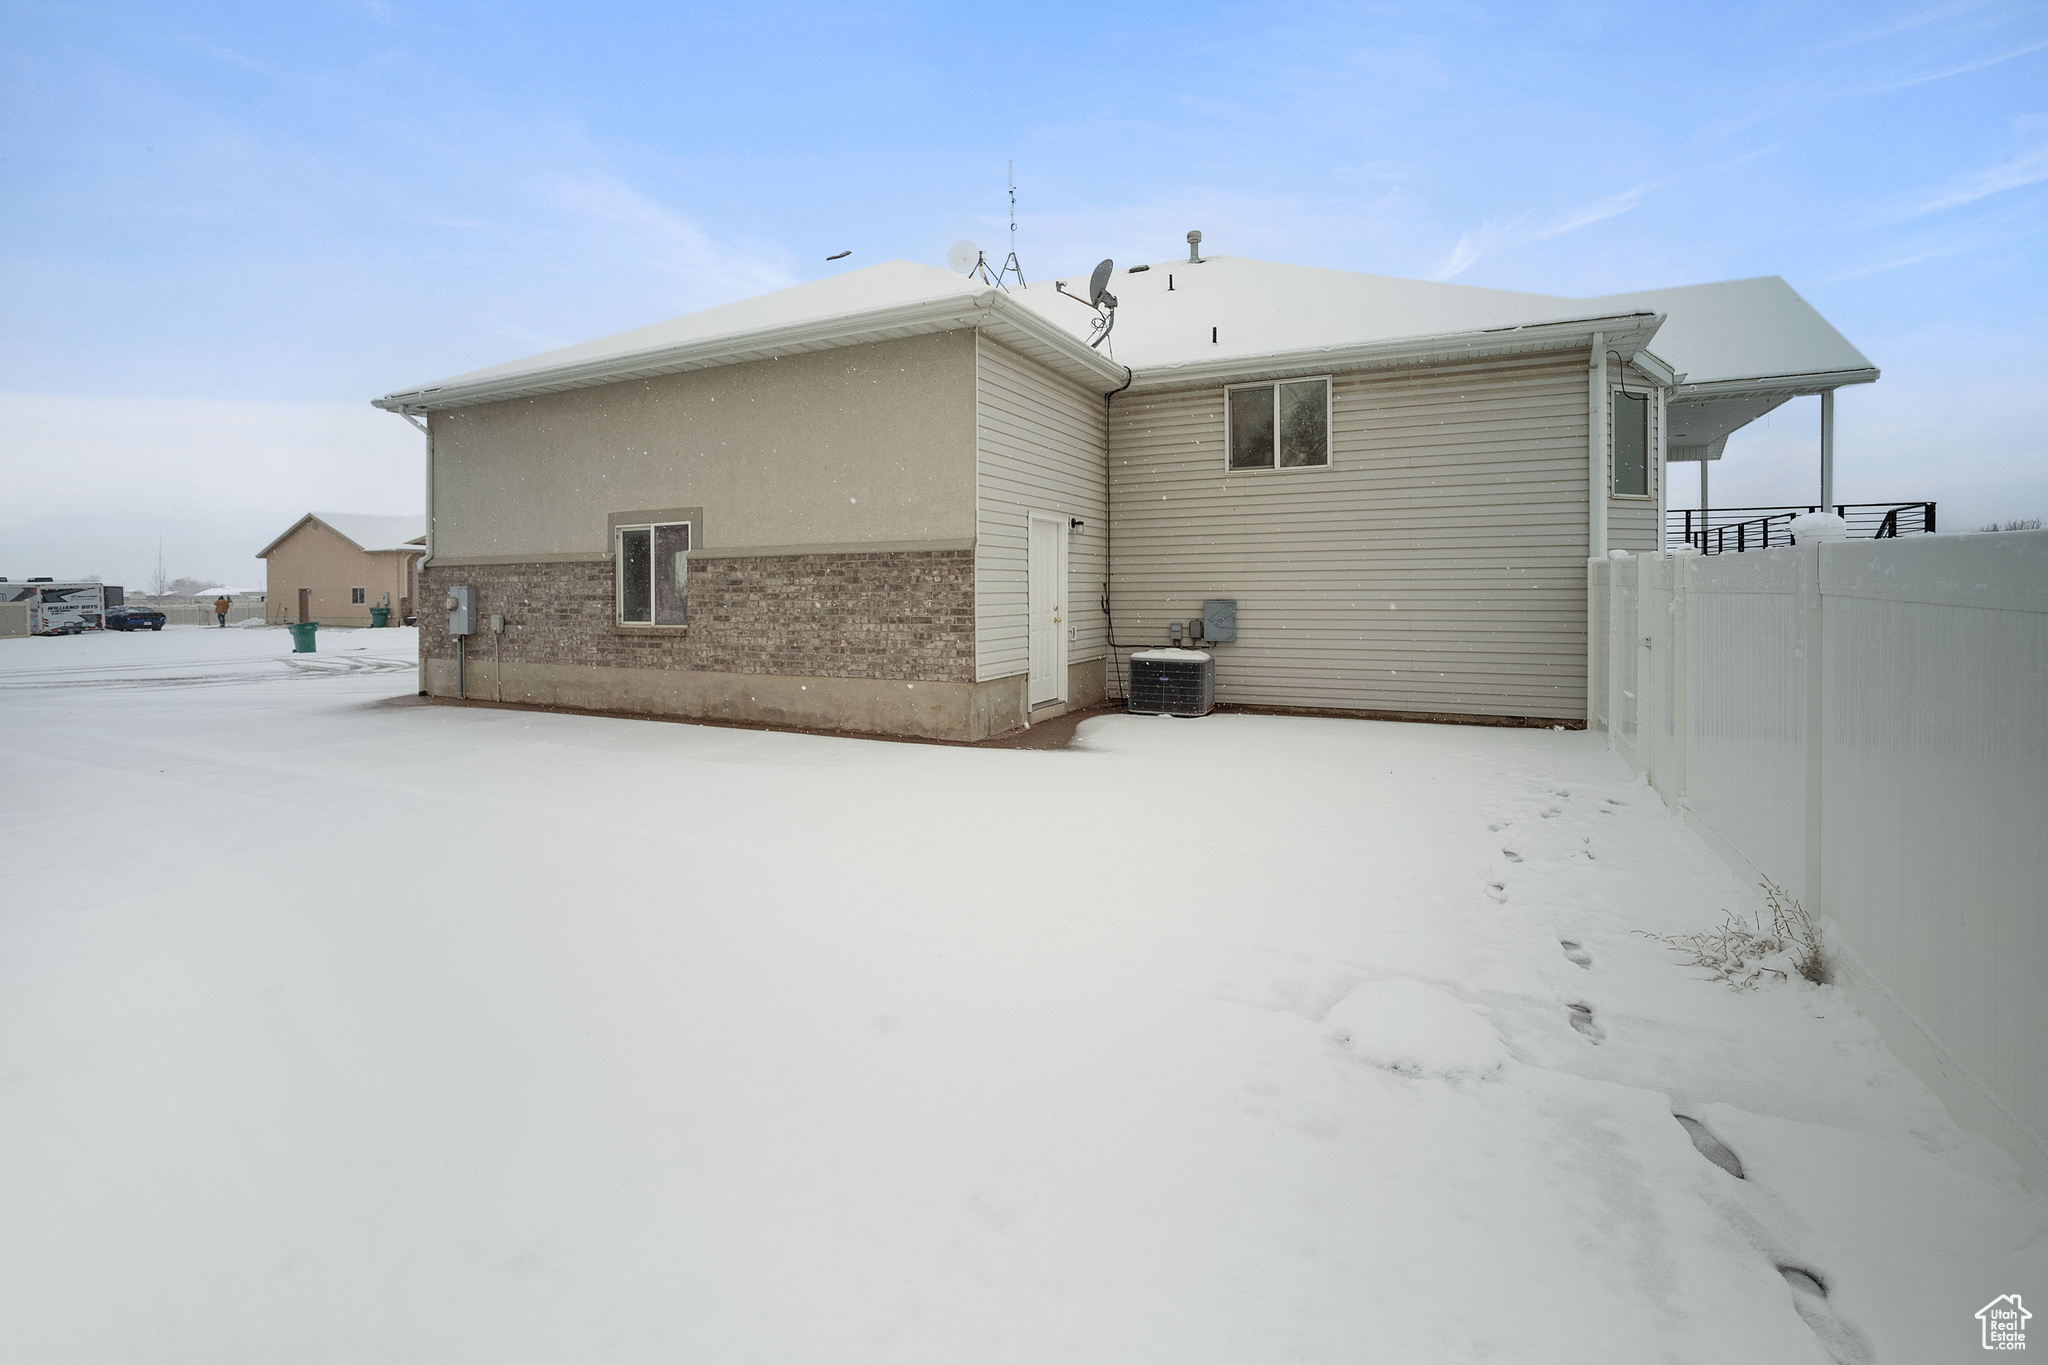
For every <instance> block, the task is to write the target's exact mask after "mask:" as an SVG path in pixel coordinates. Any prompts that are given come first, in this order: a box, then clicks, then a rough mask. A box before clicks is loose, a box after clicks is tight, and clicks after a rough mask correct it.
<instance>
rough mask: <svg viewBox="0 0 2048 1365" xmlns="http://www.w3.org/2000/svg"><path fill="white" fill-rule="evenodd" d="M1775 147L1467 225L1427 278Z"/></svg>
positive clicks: (1601, 217)
mask: <svg viewBox="0 0 2048 1365" xmlns="http://www.w3.org/2000/svg"><path fill="white" fill-rule="evenodd" d="M1776 150H1777V148H1776V147H1760V148H1758V149H1757V150H1756V151H1753V152H1744V153H1743V154H1742V155H1740V156H1735V157H1730V158H1728V159H1727V160H1726V161H1717V162H1715V163H1714V164H1713V165H1711V166H1702V167H1700V168H1699V169H1698V170H1695V171H1688V172H1686V173H1685V174H1683V175H1667V176H1663V177H1661V178H1659V179H1656V180H1646V181H1644V182H1643V183H1642V184H1640V185H1636V186H1634V187H1632V188H1630V189H1625V190H1622V191H1621V192H1620V193H1618V194H1610V195H1606V196H1605V197H1603V198H1600V199H1595V200H1593V201H1591V202H1590V203H1585V204H1581V205H1579V206H1578V207H1576V208H1569V209H1566V210H1565V211H1564V212H1562V213H1559V214H1556V215H1554V216H1552V217H1550V218H1547V219H1543V220H1541V221H1536V222H1533V223H1532V221H1531V220H1532V219H1534V217H1535V215H1534V214H1529V213H1522V214H1517V215H1515V216H1514V217H1512V218H1505V219H1489V220H1488V221H1486V222H1484V223H1482V224H1480V225H1479V226H1478V227H1476V228H1468V229H1466V230H1465V231H1464V232H1463V233H1460V234H1459V236H1458V242H1457V245H1456V246H1454V247H1452V248H1451V250H1450V252H1449V254H1447V255H1446V256H1445V257H1444V258H1443V259H1442V260H1441V261H1439V262H1438V263H1437V265H1436V268H1435V269H1434V270H1433V271H1431V272H1430V276H1429V278H1431V279H1433V280H1450V279H1456V278H1457V277H1458V276H1459V275H1460V274H1462V273H1464V272H1465V271H1466V270H1468V269H1470V268H1471V266H1472V265H1473V264H1474V263H1475V262H1476V261H1478V260H1479V259H1480V257H1482V256H1484V255H1485V254H1486V253H1487V252H1488V251H1490V250H1492V249H1493V248H1494V247H1496V246H1502V245H1506V246H1527V245H1529V244H1531V243H1533V242H1546V241H1549V240H1550V239H1551V238H1553V237H1562V236H1565V235H1566V234H1567V233H1572V232H1577V231H1578V230H1579V229H1580V228H1587V227H1591V226H1593V225H1594V224H1595V223H1604V222H1606V221H1607V220H1608V219H1610V218H1619V217H1620V216H1621V215H1622V214H1624V213H1627V212H1629V211H1630V210H1632V209H1634V208H1635V207H1636V206H1637V205H1639V204H1641V203H1642V202H1643V200H1644V199H1645V198H1646V197H1647V196H1649V195H1650V194H1652V193H1654V192H1655V191H1657V190H1660V189H1662V188H1664V187H1665V186H1666V185H1670V184H1675V183H1677V182H1678V181H1681V180H1696V179H1698V178H1699V177H1701V176H1707V175H1713V174H1715V173H1716V172H1719V171H1725V170H1727V169H1729V168H1730V167H1733V166H1740V165H1741V164H1742V163H1744V162H1745V161H1754V160H1756V159H1757V158H1758V157H1760V156H1768V155H1769V154H1770V153H1772V152H1774V151H1776Z"/></svg>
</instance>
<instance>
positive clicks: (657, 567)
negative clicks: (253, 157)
mask: <svg viewBox="0 0 2048 1365" xmlns="http://www.w3.org/2000/svg"><path fill="white" fill-rule="evenodd" d="M614 550H615V552H616V559H617V563H618V601H619V624H621V625H627V626H682V625H688V624H689V621H690V613H689V581H690V564H689V560H690V523H689V522H687V521H671V522H662V523H658V524H656V525H653V526H621V527H619V528H618V544H617V545H616V546H615V547H614Z"/></svg>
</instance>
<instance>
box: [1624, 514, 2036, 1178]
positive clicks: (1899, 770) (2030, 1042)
mask: <svg viewBox="0 0 2048 1365" xmlns="http://www.w3.org/2000/svg"><path fill="white" fill-rule="evenodd" d="M1588 575H1589V576H1588V598H1587V601H1588V605H1589V608H1590V609H1591V612H1592V618H1591V620H1592V630H1591V631H1590V646H1591V663H1592V668H1591V677H1590V678H1589V679H1588V683H1589V687H1590V692H1589V695H1590V697H1591V698H1592V700H1591V703H1590V705H1589V707H1588V711H1589V717H1588V719H1589V721H1590V723H1591V724H1592V725H1593V727H1594V728H1595V729H1603V730H1606V731H1607V732H1608V734H1609V735H1610V737H1611V739H1612V742H1613V744H1614V748H1615V751H1616V752H1617V753H1619V754H1621V756H1622V757H1623V758H1625V759H1626V760H1627V761H1628V762H1629V763H1630V764H1631V765H1632V766H1633V767H1634V768H1635V770H1636V771H1637V772H1639V773H1642V774H1643V775H1645V776H1646V777H1647V778H1648V779H1649V780H1650V782H1651V783H1652V784H1653V785H1654V786H1655V787H1656V788H1657V790H1658V792H1660V793H1661V794H1662V795H1663V797H1664V799H1665V800H1666V801H1667V802H1668V803H1670V805H1671V806H1672V807H1673V809H1675V810H1678V811H1681V812H1683V814H1684V815H1685V817H1686V819H1687V821H1688V822H1689V823H1690V824H1692V826H1693V827H1694V828H1695V829H1697V830H1698V831H1699V832H1700V833H1701V834H1702V835H1703V836H1704V837H1705V838H1706V839H1707V841H1708V842H1709V843H1710V844H1712V845H1713V846H1714V847H1715V849H1716V850H1717V851H1718V852H1719V853H1720V854H1721V856H1722V857H1723V858H1725V859H1726V860H1727V861H1728V862H1729V863H1730V865H1732V866H1733V867H1734V868H1735V869H1736V870H1737V871H1738V872H1740V873H1742V874H1743V875H1744V876H1745V877H1747V878H1748V879H1749V880H1750V881H1752V882H1755V881H1760V880H1762V879H1763V878H1766V877H1767V878H1769V879H1770V880H1771V881H1773V882H1775V883H1777V884H1778V885H1780V886H1782V887H1784V888H1785V889H1786V890H1788V891H1790V892H1791V893H1792V894H1793V895H1794V896H1796V897H1798V898H1799V900H1800V901H1801V903H1802V904H1803V905H1804V906H1805V907H1806V909H1807V910H1809V911H1810V912H1812V913H1813V914H1814V915H1815V917H1816V918H1819V917H1821V916H1826V917H1828V918H1829V919H1831V920H1832V921H1833V934H1832V936H1831V937H1832V940H1833V941H1832V942H1831V943H1830V945H1829V946H1830V951H1831V956H1832V960H1833V963H1834V966H1835V969H1836V971H1837V975H1838V977H1839V979H1840V980H1841V981H1842V982H1843V984H1844V985H1845V986H1847V987H1848V989H1849V990H1850V992H1851V994H1852V995H1853V996H1854V997H1855V999H1856V1001H1857V1003H1858V1005H1859V1006H1860V1007H1862V1008H1863V1009H1864V1011H1865V1012H1866V1013H1867V1014H1869V1015H1870V1016H1871V1017H1872V1018H1873V1020H1874V1021H1875V1022H1876V1023H1877V1025H1878V1027H1879V1029H1880V1030H1881V1031H1882V1032H1883V1033H1884V1035H1885V1038H1886V1041H1887V1042H1888V1043H1889V1044H1890V1045H1891V1047H1892V1049H1893V1051H1895V1052H1897V1053H1898V1054H1899V1055H1900V1056H1901V1057H1902V1058H1903V1059H1904V1060H1905V1061H1907V1062H1908V1063H1909V1064H1910V1065H1911V1066H1912V1067H1913V1068H1914V1070H1915V1071H1917V1072H1918V1073H1919V1074H1920V1075H1921V1076H1922V1078H1923V1079H1925V1080H1926V1081H1927V1082H1928V1083H1929V1085H1930V1086H1931V1087H1932V1088H1933V1089H1934V1090H1935V1091H1936V1093H1938V1094H1939V1095H1940V1096H1941V1097H1942V1099H1943V1100H1944V1101H1945V1102H1946V1103H1947V1104H1948V1105H1949V1108H1950V1110H1951V1112H1952V1113H1954V1115H1955V1116H1956V1118H1957V1120H1958V1121H1959V1122H1961V1123H1963V1124H1964V1125H1965V1126H1966V1127H1970V1128H1973V1129H1975V1130H1976V1131H1978V1132H1980V1133H1982V1134H1984V1135H1985V1136H1987V1137H1990V1138H1992V1139H1994V1140H1996V1141H1997V1142H1998V1143H1999V1145H2000V1146H2002V1147H2004V1148H2006V1149H2007V1150H2008V1151H2010V1152H2011V1153H2012V1154H2013V1156H2014V1157H2015V1158H2016V1159H2018V1160H2019V1161H2020V1162H2021V1163H2022V1164H2023V1165H2025V1166H2027V1167H2028V1168H2029V1169H2031V1170H2032V1171H2033V1172H2035V1173H2036V1174H2037V1175H2041V1176H2048V1141H2044V1138H2048V531H2030V532H2013V533H2004V534H1996V535H1960V536H1913V537H1907V538H1902V539H1897V540H1855V541H1836V542H1832V543H1825V544H1806V545H1798V546H1791V547H1786V548H1782V549H1775V550H1763V551H1756V552H1753V553H1750V554H1740V555H1734V554H1730V555H1714V556H1711V557H1708V556H1701V555H1699V554H1697V553H1695V552H1691V551H1680V552H1679V553H1677V554H1675V555H1673V556H1671V557H1669V558H1659V557H1656V556H1649V555H1645V556H1642V557H1626V556H1623V557H1616V558H1610V559H1606V560H1595V561H1593V562H1592V563H1591V564H1590V565H1589V569H1588ZM1702 927H1705V926H1702Z"/></svg>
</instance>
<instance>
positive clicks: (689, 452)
mask: <svg viewBox="0 0 2048 1365" xmlns="http://www.w3.org/2000/svg"><path fill="white" fill-rule="evenodd" d="M1190 254H1191V259H1189V260H1185V261H1171V262H1159V263H1154V264H1151V265H1141V266H1136V267H1131V268H1128V269H1126V270H1124V271H1120V272H1117V273H1116V274H1115V275H1114V276H1113V277H1112V278H1111V283H1110V293H1111V294H1112V295H1114V296H1115V298H1116V300H1117V303H1116V306H1115V307H1114V310H1113V317H1114V323H1113V327H1112V329H1111V330H1110V332H1109V335H1108V336H1107V337H1103V336H1101V335H1099V331H1100V329H1101V326H1102V318H1103V316H1104V311H1103V310H1101V309H1097V308H1094V307H1090V306H1088V305H1087V304H1086V303H1084V302H1080V301H1077V300H1076V299H1075V298H1073V297H1072V295H1073V294H1075V293H1079V294H1082V295H1084V296H1085V295H1087V294H1088V292H1089V288H1088V286H1087V285H1085V284H1079V283H1075V282H1064V283H1057V284H1056V283H1050V282H1041V283H1039V284H1035V285H1032V286H1030V287H1028V288H1026V287H1022V286H1018V287H1014V288H1009V289H1004V288H992V287H990V286H989V285H987V284H986V283H983V282H981V281H978V280H976V279H974V278H973V277H971V276H970V277H962V276H960V275H957V274H952V273H949V272H945V271H941V270H937V269H933V268H928V267H924V266H919V265H914V264H910V263H907V262H901V261H897V262H890V263H887V264H884V265H878V266H873V267H869V268H867V269H862V270H854V271H849V272H847V273H845V274H843V275H839V276H835V277H831V278H828V279H823V280H819V281H816V282H813V283H810V284H805V285H800V286H797V287H795V288H792V289H786V290H782V291H779V292H777V293H773V294H768V295H764V296H762V297H759V298H755V299H750V300H746V301H743V302H740V303H735V304H730V305H727V306H725V307H721V308H713V309H709V310H706V311H704V312H701V313H695V314H692V315H689V316H687V317H683V318H678V319H675V320H673V321H670V322H664V323H659V324H656V325H654V326H651V327H646V328H642V329H640V330H638V331H633V332H627V333H623V334H621V335H618V336H615V337H610V338H606V339H604V340H600V341H594V342H589V343H585V344H583V345H578V346H571V347H568V348H566V349H563V350H558V351H553V352H549V353H547V354H545V355H540V356H536V357H533V358H531V359H528V360H523V361H517V362H514V363H512V364H508V365H501V366H497V367H495V368H492V369H486V370H480V371H476V372H474V373H471V374H465V375H461V376H458V377H456V378H452V379H448V380H444V381H442V382H441V383H438V384H434V385H427V386H422V387H419V388H414V389H407V390H403V391H400V392H396V393H392V394H389V395H387V396H385V397H383V398H381V399H378V400H376V401H377V406H379V407H381V408H384V409H386V410H388V411H392V412H397V413H400V414H403V415H405V416H406V417H407V418H408V419H409V420H412V421H413V422H414V423H415V424H416V425H419V426H421V427H422V428H423V429H424V430H425V432H426V435H427V449H428V469H429V475H428V512H427V517H428V535H427V547H428V553H427V558H426V561H425V565H424V568H423V575H424V577H423V591H424V592H425V593H426V594H427V595H428V597H430V598H431V599H433V600H435V601H436V602H438V601H439V600H440V597H441V595H442V594H443V593H444V592H445V590H446V589H447V588H448V587H450V586H453V585H458V584H463V585H468V586H471V587H473V588H475V590H476V592H477V594H478V601H477V607H476V610H477V611H478V613H479V614H480V619H487V618H489V617H490V616H492V615H499V616H502V618H503V627H504V629H503V633H502V635H501V636H500V637H499V638H498V639H496V640H495V641H494V642H493V643H492V646H491V648H492V650H493V651H494V654H495V655H496V657H497V659H498V662H497V664H496V668H497V670H498V672H497V674H496V675H495V676H496V677H497V678H498V679H499V682H498V685H499V686H500V687H501V688H502V695H503V696H504V697H505V698H506V699H507V700H524V701H534V702H543V703H551V704H558V705H567V706H576V707H588V708H595V709H606V710H626V711H640V712H650V713H662V714H672V715H684V716H702V717H723V718H731V719H746V720H758V721H766V722H772V723H781V724H792V725H806V726H818V727H825V728H831V729H841V730H853V731H869V732H879V733H897V734H913V735H925V736H935V737H944V738H959V739H973V738H980V737H983V736H986V735H991V734H996V733H1000V732H1003V731H1005V730H1009V729H1012V728H1015V727H1018V726H1022V725H1025V724H1028V723H1030V722H1032V721H1033V720H1037V719H1041V718H1045V717H1049V716H1053V715H1057V714H1059V713H1061V712H1062V711H1064V710H1066V709H1069V708H1073V707H1080V706H1085V705H1088V704H1090V703H1093V702H1095V701H1098V700H1100V699H1102V698H1103V697H1104V696H1105V695H1110V694H1114V693H1115V692H1116V691H1117V688H1118V676H1119V674H1120V671H1121V667H1122V661H1123V658H1124V656H1125V655H1126V654H1127V652H1128V651H1129V650H1130V649H1132V648H1138V647H1144V646H1150V645H1159V644H1163V643H1166V640H1167V632H1168V631H1169V629H1170V628H1171V626H1172V625H1173V624H1174V623H1176V622H1180V621H1184V620H1188V619H1191V618H1196V617H1199V616H1201V615H1202V612H1203V604H1204V602H1205V601H1206V600H1209V599H1225V600H1231V601H1234V602H1235V603H1236V604H1237V623H1238V625H1237V636H1236V639H1235V641H1234V642H1233V643H1224V644H1219V645H1217V646H1216V648H1215V654H1216V660H1217V663H1216V670H1217V696H1218V699H1219V700H1220V701H1223V702H1235V703H1240V704H1248V705H1257V706H1262V707H1277V708H1301V709H1314V710H1322V709H1335V710H1344V711H1356V712H1367V713H1396V714H1418V715H1433V716H1440V717H1463V718H1472V719H1489V720H1495V721H1524V722H1541V723H1557V722H1567V723H1578V722H1582V721H1583V720H1584V718H1585V715H1586V703H1587V696H1586V692H1587V689H1586V678H1587V658H1586V650H1587V633H1586V594H1587V574H1586V564H1587V561H1588V558H1589V557H1594V558H1597V557H1600V556H1604V555H1606V554H1607V553H1608V552H1609V551H1610V550H1614V549H1620V550H1630V551H1654V550H1657V549H1658V548H1659V547H1660V545H1661V542H1662V531H1661V523H1662V519H1661V516H1660V513H1661V510H1662V507H1663V505H1664V499H1665V482H1666V480H1665V473H1666V468H1667V463H1668V462H1669V461H1672V460H1683V459H1688V458H1690V459H1713V458H1717V457H1718V455H1719V453H1720V450H1719V447H1720V444H1721V443H1722V442H1724V441H1725V439H1726V437H1727V435H1728V434H1729V432H1731V431H1733V430H1735V429H1737V428H1738V427H1740V426H1742V425H1744V424H1746V423H1747V422H1750V421H1753V420H1755V419H1756V418H1757V417H1759V416H1761V415H1763V414H1764V413H1765V412H1768V411H1770V410H1771V409H1772V408H1774V407H1776V406H1777V405H1779V404H1781V403H1783V402H1785V401H1787V400H1788V399H1789V398H1791V397H1793V396H1795V395H1798V394H1805V393H1824V394H1830V395H1831V394H1832V391H1833V390H1834V389H1835V388H1837V387H1840V386H1842V385H1847V384H1857V383H1868V382H1870V381H1872V380H1874V379H1875V378H1876V377H1877V371H1876V370H1875V369H1874V368H1872V367H1871V365H1870V363H1869V362H1868V361H1867V360H1865V359H1864V358H1863V356H1862V355H1861V354H1859V353H1858V352H1857V351H1856V349H1855V348H1854V347H1853V346H1851V345H1850V344H1849V343H1848V342H1847V341H1845V340H1844V339H1843V338H1842V337H1841V336H1840V335H1839V334H1838V333H1837V332H1836V331H1835V330H1834V329H1833V328H1832V327H1830V326H1829V325H1828V323H1827V322H1826V321H1825V320H1824V319H1823V318H1821V317H1820V315H1819V314H1818V313H1816V312H1815V311H1814V310H1813V309H1812V308H1811V307H1809V306H1808V305H1807V304H1806V303H1805V302H1804V301H1803V300H1802V299H1800V298H1799V296H1798V295H1797V294H1795V293H1794V292H1793V291H1792V290H1791V289H1790V288H1789V287H1788V286H1787V285H1786V284H1785V283H1784V282H1783V281H1782V280H1778V279H1775V278H1770V279H1759V280H1743V281H1735V282H1731V283H1725V284H1709V285H1701V286H1695V287H1692V288H1681V289H1666V290H1657V291H1651V292H1648V293H1640V294H1627V295H1617V296H1613V297H1608V298H1595V299H1576V300H1575V299H1560V298H1553V297H1548V296H1543V295H1536V294H1520V293H1512V292H1507V291H1501V290H1491V289H1479V288H1472V287H1469V286H1461V285H1451V284H1439V283H1428V282H1421V281H1413V280H1400V279H1391V278H1387V277H1383V276H1375V275H1365V274H1357V273H1353V272H1347V271H1335V270H1321V269H1311V268H1306V267H1300V266H1291V265H1284V264H1276V263H1271V262H1264V261H1256V260H1244V259H1237V258H1230V257H1210V258H1207V259H1201V260H1197V259H1193V253H1192V252H1191V253H1190ZM1091 342H1094V343H1096V344H1093V345H1091V344H1090V343H1091ZM421 625H422V631H421V677H420V687H421V690H422V691H423V692H427V693H432V694H435V695H443V696H452V695H455V694H456V693H457V691H458V684H457V679H456V675H455V667H456V653H457V651H456V647H455V642H454V641H453V640H451V639H450V637H449V635H448V634H447V631H446V628H445V626H446V623H445V621H444V620H443V619H442V617H441V614H440V613H439V612H438V611H436V612H429V613H426V614H424V615H423V616H422V618H421ZM480 658H481V656H478V657H477V658H476V659H472V661H471V663H470V665H469V666H470V669H471V670H472V672H471V677H470V680H469V684H468V685H470V686H477V685H480V684H481V683H482V681H483V680H484V678H485V674H484V673H483V672H481V671H478V670H479V669H481V668H483V667H486V666H487V665H484V664H481V663H480V662H479V661H478V660H479V659H480ZM478 695H482V694H478Z"/></svg>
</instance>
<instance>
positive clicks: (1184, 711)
mask: <svg viewBox="0 0 2048 1365" xmlns="http://www.w3.org/2000/svg"><path fill="white" fill-rule="evenodd" d="M1125 694H1126V697H1125V699H1126V701H1127V702H1128V703H1129V709H1130V711H1131V712H1132V714H1134V715H1140V716H1206V715H1208V714H1209V712H1210V711H1212V710H1214V709H1215V706H1216V660H1215V659H1214V658H1213V657H1211V656H1210V655H1209V654H1206V653H1204V652H1203V651H1202V650H1199V649H1141V650H1139V651H1138V652H1137V653H1135V654H1133V655H1132V656H1131V684H1130V686H1129V687H1128V688H1126V689H1125Z"/></svg>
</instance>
